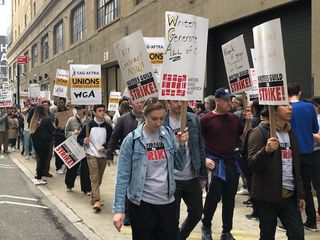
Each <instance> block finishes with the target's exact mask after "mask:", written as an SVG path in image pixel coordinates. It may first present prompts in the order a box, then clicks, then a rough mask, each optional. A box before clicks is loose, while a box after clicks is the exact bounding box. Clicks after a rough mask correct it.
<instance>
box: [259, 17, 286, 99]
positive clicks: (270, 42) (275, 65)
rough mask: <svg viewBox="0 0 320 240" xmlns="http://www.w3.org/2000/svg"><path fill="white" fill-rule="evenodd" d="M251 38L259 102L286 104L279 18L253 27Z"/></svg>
mask: <svg viewBox="0 0 320 240" xmlns="http://www.w3.org/2000/svg"><path fill="white" fill-rule="evenodd" d="M253 38H254V49H255V51H256V74H257V78H258V83H259V103H260V104H265V105H286V104H288V103H289V99H288V91H287V75H286V66H285V59H284V52H283V43H282V32H281V22H280V19H279V18H278V19H275V20H271V21H269V22H266V23H263V24H261V25H258V26H256V27H254V28H253Z"/></svg>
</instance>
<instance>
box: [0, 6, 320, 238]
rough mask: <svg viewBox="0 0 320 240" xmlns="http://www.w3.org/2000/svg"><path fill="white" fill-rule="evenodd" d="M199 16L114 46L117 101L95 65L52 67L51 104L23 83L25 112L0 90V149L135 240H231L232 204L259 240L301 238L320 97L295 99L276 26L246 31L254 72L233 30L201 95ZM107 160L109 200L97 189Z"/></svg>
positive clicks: (319, 143)
mask: <svg viewBox="0 0 320 240" xmlns="http://www.w3.org/2000/svg"><path fill="white" fill-rule="evenodd" d="M208 21H209V20H208V19H206V18H202V17H198V16H194V15H189V14H184V13H178V12H171V11H168V12H166V13H165V36H164V38H150V37H149V38H144V37H143V34H142V31H141V30H140V31H137V32H133V33H131V34H126V36H125V37H123V38H122V39H120V40H119V41H117V42H115V43H114V45H113V47H114V55H115V56H116V58H117V61H118V64H119V66H120V70H121V74H122V78H123V80H124V83H125V91H124V92H120V90H118V91H116V89H112V90H111V89H109V90H111V91H109V92H108V93H107V94H106V93H104V92H103V89H104V87H103V78H102V70H101V65H99V64H70V66H69V69H68V70H66V69H57V70H56V76H55V79H54V88H53V91H52V97H53V99H51V96H50V94H49V93H46V92H42V93H40V92H41V91H40V87H39V85H38V84H33V83H30V87H29V89H28V98H26V99H24V100H23V101H22V103H23V104H22V106H20V104H15V103H13V102H12V96H11V93H7V92H0V95H1V99H0V106H1V109H0V151H1V153H2V154H8V155H9V156H10V154H12V153H13V152H15V154H16V153H17V152H18V150H19V153H21V155H22V156H23V160H22V161H34V162H35V163H36V168H35V169H34V176H35V178H34V179H33V183H34V184H35V185H36V186H38V185H46V184H48V185H50V181H51V180H50V179H48V178H52V177H53V178H62V177H63V178H64V189H65V191H66V192H67V194H74V193H76V192H78V191H80V192H83V194H82V193H81V194H82V195H83V196H84V197H85V196H87V197H90V200H89V202H88V207H89V208H90V209H91V208H92V210H91V211H93V212H94V213H96V214H98V213H99V212H101V211H109V212H110V213H111V212H112V214H113V219H112V221H113V225H114V227H115V229H116V230H117V231H118V232H120V231H121V230H122V229H123V228H124V227H123V226H130V228H131V232H130V234H131V235H132V239H133V240H144V239H145V240H185V239H191V238H190V236H191V235H192V232H193V231H194V230H195V229H196V226H197V225H198V226H200V235H201V239H202V240H212V239H213V235H214V234H218V235H220V240H234V239H236V238H237V232H233V227H234V224H235V223H234V213H235V211H237V209H236V208H235V204H236V200H237V198H240V196H239V195H247V196H248V197H246V198H247V200H246V201H244V204H245V205H246V206H250V207H252V208H253V212H252V213H251V214H248V215H246V216H243V217H244V218H248V219H249V220H252V219H255V220H258V221H259V236H260V239H261V240H272V239H275V235H276V230H277V226H278V228H282V230H284V231H286V235H287V238H288V239H291V240H302V239H305V231H304V229H306V230H308V231H317V221H320V163H319V156H320V155H319V154H320V130H319V124H320V100H319V99H320V97H317V96H313V97H311V98H308V99H305V100H304V101H303V100H302V97H301V94H302V90H301V87H300V86H299V85H298V84H295V83H288V80H287V76H286V63H285V60H284V50H283V43H282V41H283V39H282V31H281V21H280V19H274V20H271V21H268V22H265V23H263V24H260V25H258V26H255V27H254V28H253V39H254V49H252V51H251V56H252V58H253V53H254V55H255V57H254V59H252V61H251V62H253V63H254V66H253V68H252V67H250V61H249V58H248V54H247V47H246V46H245V41H244V35H240V36H237V37H235V38H233V39H230V40H229V41H228V42H226V43H224V44H223V45H222V46H221V53H222V56H223V60H224V64H225V70H226V81H225V85H224V86H216V87H215V89H214V91H212V92H210V93H209V92H208V91H205V90H206V82H205V75H206V74H205V73H206V67H205V66H206V60H207V59H206V50H207V49H206V46H207V45H208ZM274 52H276V53H277V54H271V53H274ZM158 56H161V61H160V60H155V59H156V58H157V57H158ZM159 59H160V57H159ZM208 81H209V79H208ZM1 91H3V90H1ZM205 92H206V93H208V95H204V94H205ZM48 94H49V95H48ZM106 95H108V97H109V98H108V99H107V98H106ZM51 100H52V101H51ZM105 103H108V105H105ZM188 104H189V105H188ZM53 109H55V111H53ZM187 109H188V111H187ZM190 109H191V111H189V110H190ZM193 111H194V113H193ZM109 113H110V114H109ZM53 156H54V159H55V161H54V163H52V164H51V160H52V158H53ZM53 164H54V166H55V171H53V170H51V171H50V168H51V165H53ZM112 164H116V166H117V167H116V169H115V171H114V172H112V173H111V174H114V179H115V182H114V183H109V184H110V185H114V192H113V195H112V198H113V204H112V203H110V202H105V201H104V199H103V192H102V189H103V188H102V186H101V184H102V183H103V177H104V175H106V174H110V172H109V171H108V170H109V169H111V168H107V167H110V166H112ZM78 175H80V189H77V181H78V180H77V179H76V177H77V176H78ZM74 196H75V197H78V196H76V195H75V194H74ZM315 199H316V202H317V205H316V204H315V201H314V200H315ZM182 201H183V202H184V203H185V205H186V211H185V212H183V213H182V211H184V210H182V209H183V208H182ZM220 201H221V202H222V214H221V215H222V216H221V221H222V228H221V229H218V228H217V227H216V222H215V221H216V220H214V219H217V218H214V217H215V216H216V215H217V214H218V213H217V212H218V211H217V208H218V206H219V202H220ZM106 204H108V206H107V207H104V208H103V207H102V206H104V205H106ZM111 208H112V210H111ZM303 214H306V220H305V222H304V220H303V219H305V217H304V215H303ZM181 216H186V217H185V218H182V217H181ZM219 218H220V216H219ZM220 230H221V232H220Z"/></svg>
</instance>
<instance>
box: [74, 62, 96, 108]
mask: <svg viewBox="0 0 320 240" xmlns="http://www.w3.org/2000/svg"><path fill="white" fill-rule="evenodd" d="M101 86H102V82H101V65H97V64H89V65H81V64H78V65H73V64H71V65H70V91H71V104H73V105H95V104H101V103H102V97H101Z"/></svg>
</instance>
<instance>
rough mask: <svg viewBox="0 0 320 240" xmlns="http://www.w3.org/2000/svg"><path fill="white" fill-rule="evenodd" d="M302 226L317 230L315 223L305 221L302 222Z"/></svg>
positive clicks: (312, 230) (313, 230)
mask: <svg viewBox="0 0 320 240" xmlns="http://www.w3.org/2000/svg"><path fill="white" fill-rule="evenodd" d="M303 226H304V228H305V229H307V230H309V231H311V232H316V231H317V224H310V223H308V222H305V223H304V224H303Z"/></svg>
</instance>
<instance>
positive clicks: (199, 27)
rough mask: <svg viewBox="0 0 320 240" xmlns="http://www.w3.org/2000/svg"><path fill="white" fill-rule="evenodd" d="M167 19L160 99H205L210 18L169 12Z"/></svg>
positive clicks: (166, 15)
mask: <svg viewBox="0 0 320 240" xmlns="http://www.w3.org/2000/svg"><path fill="white" fill-rule="evenodd" d="M165 19H166V21H165V31H166V32H165V46H166V49H165V55H164V62H163V66H162V75H161V84H160V90H159V98H160V99H167V100H185V101H189V100H190V101H191V100H193V101H194V100H200V101H202V99H203V89H204V76H205V67H206V54H207V38H208V19H205V18H201V17H197V16H193V15H188V14H183V13H177V12H166V13H165Z"/></svg>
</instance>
